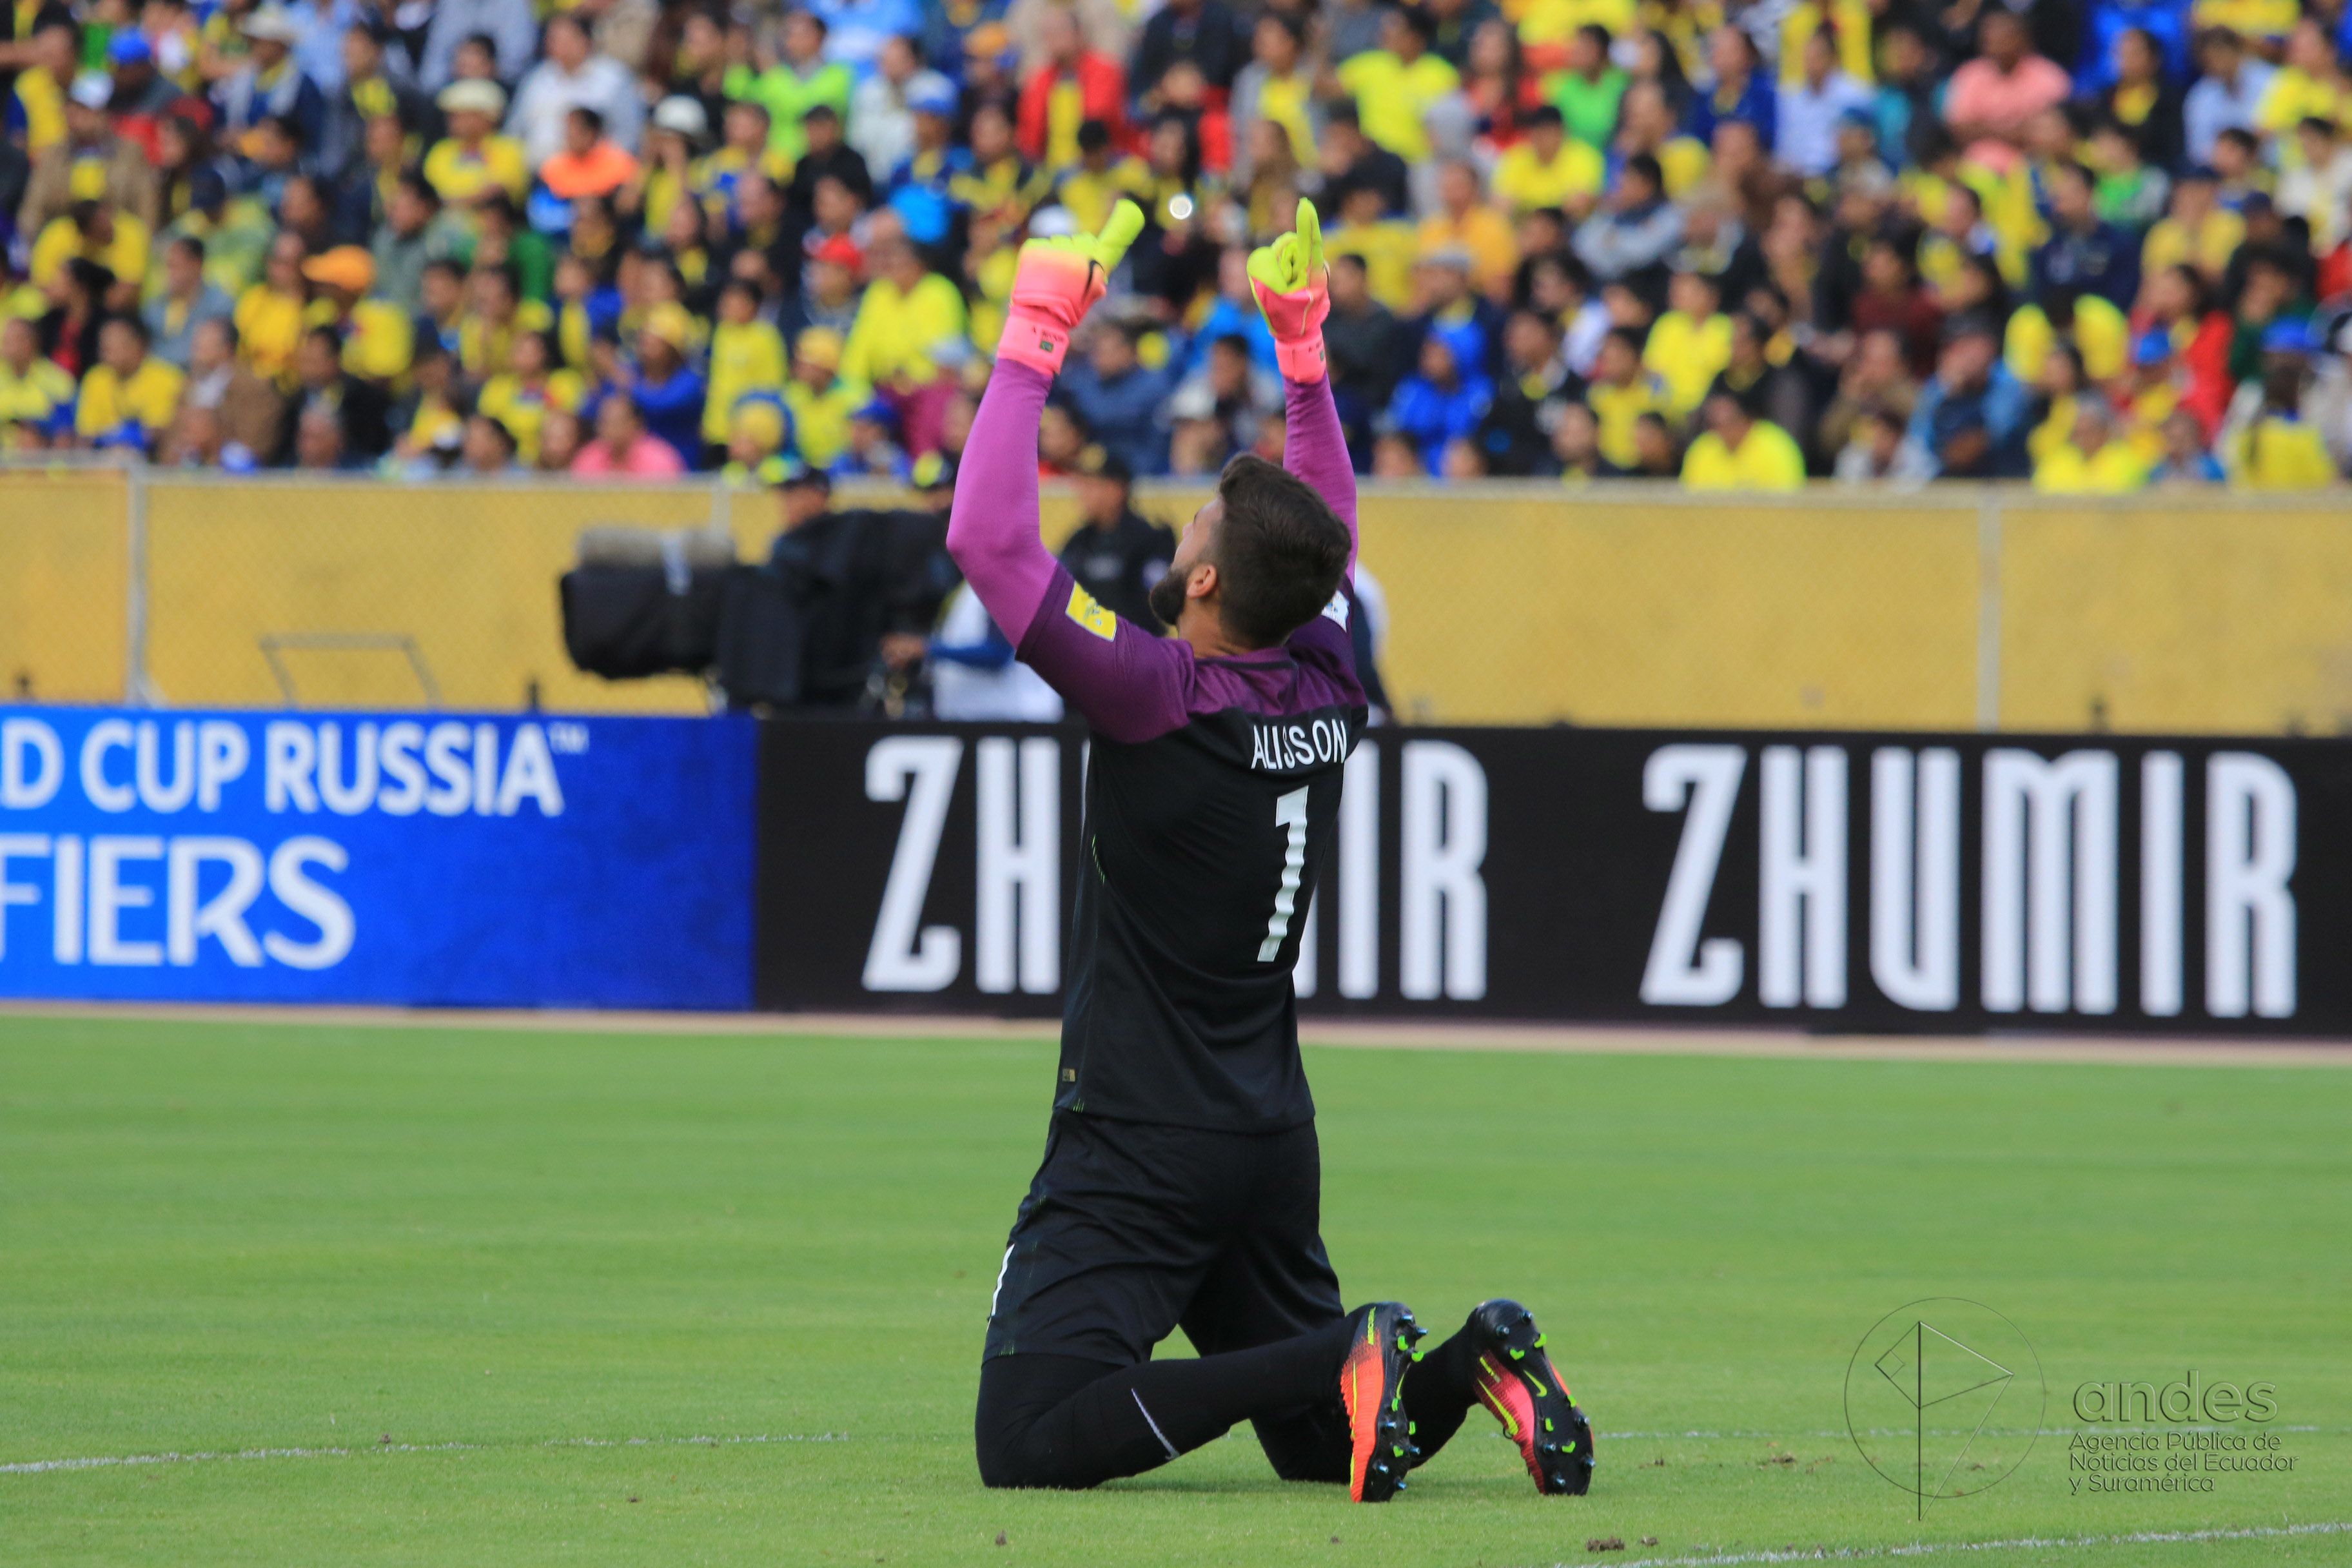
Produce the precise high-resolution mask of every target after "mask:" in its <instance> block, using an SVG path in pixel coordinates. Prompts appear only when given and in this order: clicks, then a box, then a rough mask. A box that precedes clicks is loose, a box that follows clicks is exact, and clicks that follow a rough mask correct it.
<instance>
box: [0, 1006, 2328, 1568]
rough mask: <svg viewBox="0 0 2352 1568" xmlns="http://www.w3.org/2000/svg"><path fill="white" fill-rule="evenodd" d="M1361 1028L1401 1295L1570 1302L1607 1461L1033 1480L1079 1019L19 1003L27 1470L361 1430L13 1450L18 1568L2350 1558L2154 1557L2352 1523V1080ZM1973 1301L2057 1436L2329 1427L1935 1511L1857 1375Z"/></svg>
mask: <svg viewBox="0 0 2352 1568" xmlns="http://www.w3.org/2000/svg"><path fill="white" fill-rule="evenodd" d="M1310 1058H1311V1059H1310V1064H1309V1065H1310V1070H1311V1072H1312V1073H1313V1075H1314V1079H1315V1082H1316V1087H1317V1091H1318V1098H1319V1100H1320V1102H1321V1106H1322V1112H1323V1143H1324V1157H1325V1166H1326V1190H1325V1205H1324V1206H1325V1219H1326V1226H1327V1231H1326V1234H1327V1236H1328V1240H1329V1243H1330V1247H1331V1253H1332V1256H1333V1258H1334V1260H1335V1261H1336V1263H1337V1264H1338V1266H1339V1272H1340V1276H1341V1279H1342V1280H1343V1281H1344V1283H1345V1286H1346V1288H1347V1290H1348V1292H1349V1297H1350V1299H1351V1300H1360V1299H1365V1298H1369V1297H1372V1296H1396V1297H1400V1298H1402V1299H1404V1300H1409V1301H1412V1302H1413V1303H1414V1304H1415V1305H1416V1306H1417V1307H1418V1308H1419V1309H1420V1310H1421V1313H1422V1315H1423V1319H1424V1320H1425V1321H1430V1322H1432V1323H1433V1324H1437V1325H1440V1326H1441V1327H1443V1326H1446V1325H1450V1324H1451V1323H1452V1322H1453V1321H1457V1320H1458V1319H1459V1317H1460V1315H1461V1313H1462V1312H1463V1311H1465V1310H1466V1309H1467V1308H1468V1307H1469V1306H1471V1305H1472V1304H1473V1303H1474V1302H1475V1300H1478V1299H1479V1298H1480V1297H1481V1296H1482V1295H1485V1294H1494V1293H1504V1292H1508V1293H1514V1294H1519V1295H1522V1296H1524V1297H1525V1299H1526V1300H1528V1301H1529V1302H1530V1303H1531V1304H1532V1305H1534V1306H1535V1307H1536V1309H1537V1310H1538V1314H1539V1316H1540V1317H1541V1319H1542V1321H1544V1322H1545V1323H1546V1325H1547V1327H1548V1328H1549V1332H1550V1336H1551V1341H1552V1343H1553V1346H1554V1348H1555V1350H1556V1351H1558V1352H1560V1358H1561V1361H1562V1363H1563V1366H1564V1368H1565V1370H1567V1371H1568V1373H1569V1374H1570V1377H1571V1378H1572V1379H1573V1381H1574V1382H1575V1384H1576V1386H1577V1389H1578V1392H1579V1394H1580V1396H1581V1398H1582V1400H1583V1403H1584V1404H1585V1405H1586V1406H1587V1407H1588V1408H1589V1409H1590V1410H1591V1412H1592V1413H1593V1416H1594V1419H1595V1421H1596V1423H1597V1424H1598V1426H1600V1429H1601V1461H1602V1463H1601V1473H1600V1477H1599V1479H1598V1481H1597V1482H1596V1484H1595V1487H1594V1492H1593V1495H1592V1496H1591V1498H1589V1499H1585V1500H1541V1499H1538V1498H1537V1497H1536V1496H1535V1495H1534V1493H1533V1491H1532V1489H1530V1488H1529V1487H1528V1483H1527V1480H1526V1478H1525V1475H1524V1473H1523V1472H1521V1471H1520V1470H1519V1469H1518V1468H1517V1462H1516V1456H1515V1455H1513V1454H1512V1453H1511V1451H1510V1450H1509V1449H1508V1448H1507V1446H1506V1445H1505V1444H1504V1443H1502V1442H1501V1441H1500V1440H1499V1439H1498V1438H1497V1437H1496V1436H1492V1435H1490V1434H1491V1432H1492V1423H1491V1422H1489V1421H1488V1420H1487V1419H1486V1417H1485V1416H1484V1415H1478V1414H1476V1413H1474V1414H1473V1416H1472V1423H1471V1425H1469V1426H1465V1434H1464V1436H1463V1437H1462V1438H1461V1439H1460V1440H1458V1441H1457V1442H1456V1443H1455V1444H1454V1446H1453V1447H1450V1448H1449V1449H1447V1450H1446V1451H1445V1452H1444V1454H1443V1455H1442V1456H1440V1457H1439V1458H1438V1459H1437V1460H1436V1461H1435V1462H1434V1463H1433V1465H1431V1466H1430V1467H1429V1468H1427V1469H1425V1470H1423V1471H1422V1472H1420V1473H1419V1474H1418V1475H1417V1476H1416V1477H1415V1479H1414V1481H1413V1484H1412V1489H1411V1490H1410V1491H1409V1492H1408V1493H1407V1494H1406V1495H1405V1496H1404V1497H1402V1498H1401V1499H1399V1500H1397V1501H1396V1502H1395V1503H1394V1504H1392V1505H1391V1506H1389V1507H1386V1508H1381V1509H1353V1508H1350V1507H1349V1506H1348V1505H1347V1504H1346V1503H1345V1501H1344V1500H1341V1499H1340V1498H1339V1497H1337V1496H1335V1495H1334V1493H1333V1491H1332V1490H1331V1489H1325V1488H1300V1487H1290V1486H1285V1485H1283V1484H1281V1483H1278V1482H1276V1481H1275V1480H1274V1479H1272V1478H1271V1476H1270V1474H1269V1473H1268V1471H1267V1470H1266V1468H1265V1462H1264V1460H1263V1458H1262V1457H1261V1456H1260V1455H1259V1454H1258V1452H1257V1451H1256V1448H1255V1445H1254V1444H1253V1443H1252V1442H1251V1441H1249V1439H1248V1437H1247V1436H1246V1433H1245V1432H1244V1434H1243V1435H1240V1436H1234V1437H1231V1438H1228V1439H1226V1440H1224V1441H1221V1442H1217V1443H1213V1444H1211V1445H1210V1446H1209V1447H1207V1448H1205V1449H1203V1450H1202V1451H1200V1452H1199V1453H1196V1454H1193V1455H1191V1456H1188V1457H1187V1458H1184V1459H1182V1460H1181V1461H1180V1462H1178V1463H1176V1464H1174V1465H1171V1466H1169V1467H1168V1468H1165V1469H1163V1470H1160V1471H1159V1472H1156V1473H1154V1474H1152V1475H1150V1476H1147V1477H1143V1478H1139V1479H1135V1480H1132V1481H1128V1482H1124V1483H1119V1484H1117V1485H1114V1486H1112V1487H1108V1488H1105V1489H1102V1490H1100V1491H1097V1492H1095V1493H1091V1494H1087V1495H1080V1496H1062V1495H1036V1494H1005V1493H991V1492H988V1491H984V1490H982V1489H981V1487H980V1486H979V1484H978V1482H977V1481H976V1479H974V1474H973V1468H972V1460H971V1436H970V1433H971V1404H972V1393H973V1388H974V1384H975V1381H976V1376H977V1361H978V1355H979V1347H980V1338H981V1332H982V1324H983V1321H984V1320H985V1317H986V1314H987V1310H988V1297H989V1290H990V1288H991V1285H992V1279H993V1276H994V1272H995V1268H996V1264H997V1260H998V1257H999V1254H1000V1253H1001V1251H1002V1249H1003V1237H1004V1231H1005V1227H1006V1226H1007V1224H1008V1222H1009V1220H1010V1218H1011V1215H1012V1212H1013V1205H1014V1203H1015V1202H1016V1201H1017V1200H1018V1198H1019V1196H1020V1194H1021V1192H1022V1190H1023V1188H1024V1185H1025V1184H1026V1183H1027V1180H1028V1177H1029V1174H1030V1172H1031V1170H1032V1168H1033V1166H1034V1162H1035V1159H1036V1156H1037V1153H1038V1151H1039V1149H1040V1147H1041V1145H1042V1142H1043V1137H1044V1112H1045V1100H1046V1097H1047V1094H1048V1091H1049V1088H1050V1083H1049V1080H1050V1077H1051V1070H1052V1069H1051V1058H1050V1052H1049V1050H1048V1049H1047V1048H1046V1047H1042V1046H1039V1045H1035V1044H1030V1043H1007V1042H1001V1041H996V1042H991V1041H975V1040H951V1041H933V1040H840V1039H800V1038H748V1037H663V1036H626V1035H610V1034H582V1035H566V1034H556V1033H545V1034H535V1033H510V1032H499V1031H494V1030H469V1029H452V1028H421V1027H420V1028H402V1029H389V1028H366V1027H353V1028H344V1027H333V1026H310V1025H290V1026H238V1025H229V1024H217V1023H206V1024H185V1025H184V1024H163V1023H157V1022H152V1021H133V1020H106V1021H98V1022H77V1021H67V1020H48V1019H27V1018H5V1019H0V1465H5V1464H11V1463H16V1464H21V1463H23V1462H26V1461H37V1460H47V1459H58V1458H85V1457H103V1456H123V1455H152V1454H158V1453H164V1452H179V1453H197V1452H202V1453H213V1454H233V1453H236V1452H238V1451H242V1450H252V1449H288V1448H294V1449H310V1450H319V1449H343V1450H349V1451H348V1452H346V1453H341V1454H333V1453H330V1454H317V1455H312V1456H310V1457H278V1458H237V1459H222V1460H216V1461H215V1460H206V1461H201V1462H179V1463H166V1464H152V1465H140V1466H121V1467H111V1468H86V1469H77V1470H63V1471H50V1472H46V1473H23V1472H17V1473H0V1562H5V1563H11V1564H15V1563H39V1564H44V1565H52V1564H72V1563H104V1564H122V1563H324V1562H330V1561H331V1562H336V1563H435V1564H463V1563H496V1564H501V1565H511V1564H529V1563H663V1564H685V1563H761V1564H769V1563H875V1562H879V1561H887V1562H888V1563H967V1562H976V1563H1002V1564H1011V1563H1088V1564H1094V1563H1103V1564H1109V1563H1203V1564H1206V1563H1316V1564H1323V1563H1328V1564H1332V1565H1334V1568H1339V1565H1342V1564H1350V1563H1413V1564H1463V1565H1465V1568H1466V1565H1469V1564H1477V1563H1485V1564H1496V1565H1501V1564H1538V1563H1555V1562H1563V1561H1565V1562H1580V1563H1581V1562H1609V1561H1612V1560H1615V1561H1624V1560H1629V1559H1648V1558H1656V1557H1678V1556H1687V1555H1693V1554H1699V1555H1704V1554H1706V1553H1709V1552H1738V1551H1748V1550H1754V1549H1759V1548H1780V1547H1783V1546H1789V1545H1796V1546H1801V1547H1806V1548H1811V1547H1813V1546H1817V1545H1819V1546H1827V1547H1832V1548H1836V1547H1866V1546H1871V1545H1884V1544H1890V1543H1900V1542H1917V1541H1925V1542H1959V1541H1998V1540H2008V1539H2014V1538H2021V1537H2042V1538H2053V1539H2054V1538H2067V1539H2074V1538H2081V1537H2093V1538H2101V1539H2104V1540H2107V1543H2106V1544H2104V1545H2085V1546H2079V1547H2074V1548H2070V1549H2066V1550H2063V1551H2057V1550H2053V1551H2045V1552H2035V1553H2033V1554H2032V1555H2033V1556H2034V1557H2035V1558H2036V1559H2037V1560H2043V1561H2049V1562H2053V1563H2067V1564H2085V1565H2091V1568H2107V1565H2110V1564H2121V1563H2143V1562H2145V1563H2188V1562H2192V1561H2193V1562H2197V1563H2212V1562H2257V1561H2259V1562H2297V1563H2323V1562H2343V1561H2346V1560H2347V1557H2348V1556H2352V1536H2346V1535H2334V1536H2326V1535H2309V1534H2305V1535H2298V1536H2272V1537H2263V1538H2256V1539H2242V1540H2235V1541H2224V1542H2202V1543H2175V1542H2127V1541H2114V1540H2112V1539H2109V1538H2114V1537H2118V1536H2124V1535H2128V1534H2130V1533H2132V1532H2135V1531H2197V1530H2205V1529H2215V1528H2219V1529H2230V1528H2233V1527H2236V1528H2242V1527H2252V1526H2260V1527H2277V1526H2280V1525H2282V1524H2286V1523H2296V1522H2308V1521H2322V1522H2326V1521H2352V1360H2347V1356H2346V1354H2345V1351H2346V1336H2345V1329H2346V1327H2347V1322H2352V1317H2347V1307H2346V1302H2347V1300H2352V1245H2347V1243H2348V1242H2352V1221H2347V1215H2352V1152H2347V1132H2346V1130H2347V1128H2352V1073H2345V1072H2339V1071H2336V1070H2329V1069H2319V1070H2309V1069H2305V1070H2292V1069H2290V1070H2250V1069H2228V1068H2219V1069H2216V1068H2174V1067H2163V1068H2122V1067H2085V1066H2060V1065H2046V1066H2045V1065H2032V1064H2026V1065H2019V1064H1999V1063H1981V1064H1974V1063H1959V1064H1955V1063H1927V1062H1864V1061H1847V1060H1759V1059H1709V1058H1622V1057H1598V1056H1584V1057H1576V1056H1568V1057H1540V1056H1527V1055H1501V1054H1496V1055H1487V1054H1469V1053H1456V1052H1429V1053H1413V1052H1410V1051H1370V1050H1323V1051H1316V1052H1312V1053H1310ZM1937 1295H1956V1296H1964V1297H1969V1298H1972V1299H1974V1300H1981V1301H1984V1302H1987V1303H1989V1304H1990V1305H1992V1306H1994V1307H1996V1308H1998V1309H2000V1310H2001V1311H2003V1312H2004V1313H2006V1314H2007V1315H2008V1316H2009V1317H2011V1319H2012V1320H2014V1321H2016V1322H2017V1323H2018V1324H2019V1325H2020V1327H2021V1329H2022V1330H2023V1331H2024V1332H2025V1333H2026V1334H2027V1335H2028V1336H2029V1337H2030V1338H2031V1340H2032V1343H2033V1345H2034V1347H2035V1349H2036V1351H2037V1352H2038V1353H2039V1356H2040V1358H2041V1363H2042V1368H2043V1370H2044V1373H2045V1374H2046V1377H2047V1381H2048V1384H2049V1387H2050V1389H2051V1394H2052V1398H2051V1405H2050V1412H2049V1417H2048V1425H2050V1426H2069V1425H2072V1416H2071V1415H2070V1413H2069V1411H2068V1409H2067V1402H2068V1399H2069V1397H2070V1395H2071V1393H2072V1390H2073V1389H2074V1386H2075V1385H2076V1384H2079V1383H2082V1382H2084V1381H2089V1380H2094V1379H2108V1380H2112V1379H2115V1378H2118V1377H2122V1378H2129V1379H2147V1380H2149V1381H2153V1382H2157V1383H2162V1382H2164V1381H2166V1380H2168V1379H2170V1378H2173V1377H2177V1376H2179V1375H2180V1373H2182V1372H2184V1371H2185V1370H2186V1369H2188V1368H2189V1367H2192V1366H2193V1367H2195V1368H2197V1369H2198V1370H2199V1371H2200V1374H2201V1375H2202V1376H2203V1377H2205V1378H2206V1379H2208V1380H2209V1381H2210V1380H2211V1379H2215V1378H2231V1379H2235V1380H2238V1381H2248V1380H2252V1379H2256V1378H2264V1379H2269V1380H2271V1381H2273V1382H2274V1383H2275V1384H2277V1388H2278V1391H2279V1392H2278V1401H2279V1413H2278V1416H2277V1418H2276V1421H2275V1423H2274V1425H2275V1426H2277V1427H2280V1428H2287V1427H2304V1428H2315V1429H2307V1430H2301V1431H2289V1432H2286V1433H2285V1434H2284V1437H2283V1439H2282V1441H2283V1443H2284V1449H2283V1451H2284V1452H2286V1453H2290V1454H2292V1455H2294V1457H2295V1459H2296V1468H2295V1470H2294V1472H2293V1473H2292V1474H2289V1475H2286V1476H2271V1477H2252V1478H2223V1479H2221V1482H2220V1485H2219V1489H2218V1490H2217V1491H2216V1492H2215V1493H2214V1494H2212V1495H2210V1496H2193V1495H2158V1496H2153V1497H2149V1496H2138V1497H2114V1496H2108V1497H2094V1496H2089V1495H2073V1494H2071V1493H2070V1489H2069V1486H2068V1480H2067V1473H2066V1458H2065V1452H2064V1450H2065V1439H2064V1437H2063V1436H2043V1437H2042V1439H2041V1441H2040V1443H2039V1445H2038V1446H2037V1447H2035V1448H2034V1449H2033V1451H2032V1454H2031V1456H2030V1457H2029V1458H2026V1459H2025V1461H2024V1462H2023V1464H2022V1465H2021V1467H2020V1468H2018V1469H2017V1471H2016V1473H2014V1474H2013V1475H2011V1476H2010V1477H2009V1478H2008V1479H2006V1480H2005V1481H2004V1482H2002V1483H2001V1484H2000V1485H1999V1486H1997V1487H1995V1488H1993V1489H1991V1490H1990V1491H1989V1492H1986V1493H1984V1494H1983V1495H1981V1496H1978V1497H1973V1498H1969V1499H1966V1500H1957V1501H1944V1502H1939V1503H1932V1504H1930V1505H1929V1506H1928V1508H1927V1514H1926V1518H1925V1520H1924V1521H1916V1520H1915V1519H1914V1518H1913V1512H1912V1509H1911V1506H1910V1500H1909V1499H1908V1498H1907V1497H1906V1496H1905V1495H1904V1494H1902V1493H1900V1492H1898V1491H1896V1490H1895V1489H1893V1488H1891V1487H1889V1486H1888V1485H1886V1484H1885V1482H1884V1481H1882V1480H1880V1479H1878V1478H1877V1477H1876V1476H1874V1475H1873V1474H1872V1473H1871V1472H1870V1471H1869V1469H1868V1468H1866V1467H1865V1466H1864V1464H1863V1463H1862V1461H1861V1459H1860V1458H1859V1457H1858V1456H1857V1454H1856V1451H1855V1449H1854V1447H1853V1444H1852V1443H1851V1442H1849V1441H1848V1439H1847V1438H1846V1437H1845V1436H1844V1435H1843V1425H1844V1423H1843V1415H1842V1390H1843V1382H1844V1377H1845V1371H1846V1365H1847V1361H1848V1358H1849V1356H1850V1355H1851V1353H1852V1352H1853V1348H1854V1344H1855V1342H1856V1341H1857V1339H1858V1338H1859V1337H1860V1336H1861V1335H1862V1333H1863V1331H1864V1330H1865V1329H1866V1328H1868V1327H1869V1326H1870V1325H1871V1323H1872V1322H1873V1321H1875V1320H1876V1319H1878V1318H1879V1317H1880V1316H1881V1314H1883V1313H1885V1312H1886V1311H1888V1310H1891V1309H1893V1308H1895V1307H1897V1306H1899V1305H1901V1304H1902V1303H1904V1302H1906V1301H1908V1300H1914V1299H1916V1298H1919V1297H1927V1296H1937ZM1688 1433H1699V1434H1714V1435H1713V1436H1662V1435H1660V1434H1688ZM1633 1434H1640V1436H1633ZM387 1437H388V1438H389V1439H390V1440H391V1441H390V1444H389V1445H388V1446H387V1445H386V1444H385V1443H384V1442H383V1439H385V1438H387ZM697 1437H709V1438H715V1439H719V1441H718V1442H717V1443H715V1444H704V1443H697V1442H692V1441H688V1439H692V1438H697ZM818 1437H826V1438H829V1439H831V1440H827V1441H814V1440H810V1439H814V1438H818ZM761 1438H764V1439H772V1440H770V1441H752V1440H751V1439H761ZM630 1439H646V1442H645V1443H644V1444H642V1445H634V1446H609V1445H615V1444H621V1445H627V1440H630ZM2018 1440H2019V1439H2017V1438H2016V1437H2014V1436H1994V1437H1992V1438H1990V1439H1989V1442H1990V1443H1991V1444H1994V1445H1999V1444H2009V1443H2014V1442H2016V1441H2018ZM441 1445H453V1447H438V1446H441ZM454 1445H463V1446H462V1447H454ZM1784 1458H1785V1459H1786V1460H1787V1461H1789V1462H1783V1460H1784ZM1000 1531H1001V1532H1003V1535H1004V1537H1005V1540H1006V1542H1007V1544H1006V1546H1004V1547H1003V1548H999V1547H998V1546H996V1545H995V1544H994V1542H995V1541H996V1538H997V1535H998V1534H999V1532H1000ZM1607 1536H1618V1537H1622V1539H1623V1540H1624V1541H1625V1542H1626V1543H1627V1550H1626V1551H1625V1552H1623V1553H1622V1554H1617V1553H1612V1554H1610V1555H1609V1556H1606V1557H1595V1556H1590V1555H1588V1553H1587V1552H1586V1550H1585V1543H1586V1542H1587V1540H1588V1539H1589V1538H1593V1537H1607ZM1643 1536H1655V1537H1657V1538H1658V1542H1659V1544H1658V1545H1657V1546H1656V1547H1654V1548H1645V1547H1643V1545H1642V1544H1641V1538H1642V1537H1643ZM1335 1537H1336V1538H1338V1539H1337V1540H1336V1542H1335V1540H1334V1538H1335ZM1938 1560H1940V1559H1938ZM1982 1560H1983V1558H1982V1557H1980V1556H1978V1555H1973V1554H1972V1555H1969V1556H1967V1557H1962V1558H1957V1559H1955V1561H1962V1562H1976V1561H1982Z"/></svg>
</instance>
